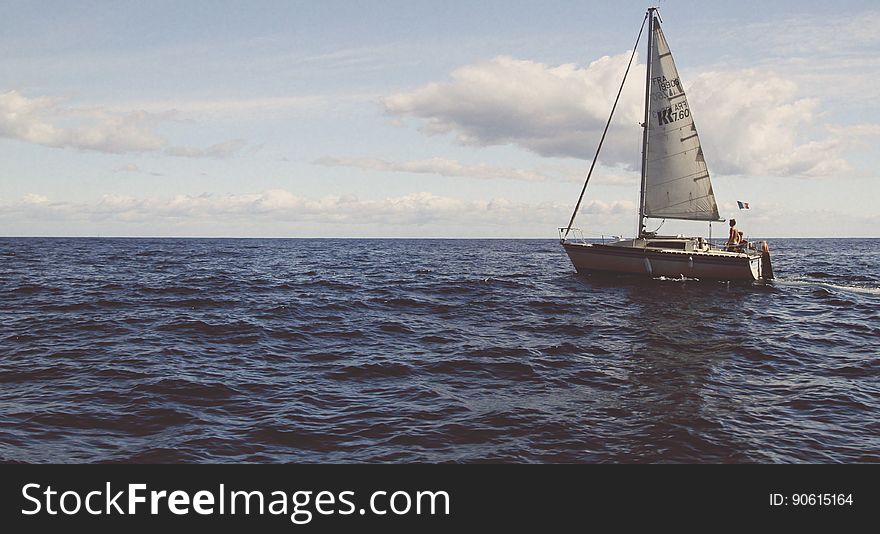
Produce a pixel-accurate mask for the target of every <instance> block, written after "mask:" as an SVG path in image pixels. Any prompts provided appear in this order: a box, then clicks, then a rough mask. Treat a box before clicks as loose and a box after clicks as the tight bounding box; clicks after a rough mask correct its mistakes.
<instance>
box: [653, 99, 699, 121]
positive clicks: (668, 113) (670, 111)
mask: <svg viewBox="0 0 880 534" xmlns="http://www.w3.org/2000/svg"><path fill="white" fill-rule="evenodd" d="M690 116H691V110H690V109H688V107H687V103H686V102H679V103H677V104H675V105H674V106H670V107H668V108H666V109H664V110H661V111H658V112H657V123H658V124H659V125H660V126H663V125H664V124H669V123H670V122H675V121H677V120H681V119H684V118H687V117H690Z"/></svg>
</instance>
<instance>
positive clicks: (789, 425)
mask: <svg viewBox="0 0 880 534" xmlns="http://www.w3.org/2000/svg"><path fill="white" fill-rule="evenodd" d="M771 252H772V253H773V262H774V268H775V270H776V275H777V277H778V279H777V280H776V281H774V282H773V283H772V284H770V285H751V286H742V285H728V284H726V283H716V282H699V281H693V280H684V281H682V280H638V279H608V278H597V277H589V276H579V275H577V274H575V272H574V269H573V268H572V266H571V264H570V262H569V260H568V258H567V256H566V255H565V253H564V251H563V250H562V248H561V247H560V246H559V244H558V243H557V242H555V241H552V240H370V239H364V240H344V239H314V240H309V239H290V240H273V239H266V240H259V239H245V240H237V239H61V238H59V239H44V238H8V239H0V460H4V461H21V462H487V461H489V462H876V461H880V240H878V239H859V240H843V239H814V240H801V239H790V240H780V239H777V240H771Z"/></svg>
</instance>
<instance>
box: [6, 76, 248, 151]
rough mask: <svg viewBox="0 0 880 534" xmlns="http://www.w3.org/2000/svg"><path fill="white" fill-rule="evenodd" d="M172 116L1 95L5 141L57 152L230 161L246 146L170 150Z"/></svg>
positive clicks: (234, 143) (231, 143)
mask: <svg viewBox="0 0 880 534" xmlns="http://www.w3.org/2000/svg"><path fill="white" fill-rule="evenodd" d="M172 116H173V112H163V113H148V112H146V111H143V110H138V111H125V112H122V111H108V110H106V109H102V108H71V107H65V106H64V105H63V100H62V99H60V98H52V97H35V98H29V97H26V96H24V95H22V94H21V93H19V92H18V91H7V92H5V93H0V137H5V138H7V139H15V140H18V141H23V142H26V143H32V144H37V145H43V146H48V147H54V148H76V149H80V150H93V151H97V152H106V153H111V154H128V153H135V154H137V153H145V152H157V151H160V150H163V149H165V150H166V153H168V154H169V155H174V156H185V157H205V158H215V159H216V158H226V157H231V156H233V155H235V154H236V153H237V152H238V151H239V150H240V149H241V148H242V147H243V146H244V145H245V143H244V141H242V140H240V139H236V140H233V141H227V142H225V143H219V144H216V145H212V146H209V147H207V148H191V147H170V148H167V149H166V146H167V145H168V142H167V141H166V140H165V139H164V138H163V137H162V136H161V135H160V134H159V133H158V128H159V126H160V123H162V122H163V121H165V120H168V119H169V118H171V117H172Z"/></svg>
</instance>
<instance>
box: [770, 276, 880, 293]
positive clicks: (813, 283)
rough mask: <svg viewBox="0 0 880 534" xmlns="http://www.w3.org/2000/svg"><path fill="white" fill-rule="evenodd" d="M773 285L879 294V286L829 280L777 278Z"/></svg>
mask: <svg viewBox="0 0 880 534" xmlns="http://www.w3.org/2000/svg"><path fill="white" fill-rule="evenodd" d="M774 285H779V286H786V285H789V286H809V287H821V288H825V289H831V290H839V291H847V292H851V293H861V294H863V295H880V287H866V286H854V285H841V284H831V283H829V282H817V281H813V280H800V279H792V280H786V279H777V280H776V281H775V282H774Z"/></svg>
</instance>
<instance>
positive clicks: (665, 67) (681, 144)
mask: <svg viewBox="0 0 880 534" xmlns="http://www.w3.org/2000/svg"><path fill="white" fill-rule="evenodd" d="M653 37H654V46H653V50H651V51H650V54H651V56H652V57H651V60H652V63H651V89H650V91H651V95H650V98H649V104H648V106H649V108H648V157H647V162H646V163H647V169H646V172H645V216H646V217H654V218H658V219H659V218H664V219H692V220H702V221H705V220H709V221H717V220H719V219H720V217H719V216H718V205H717V204H716V203H715V195H714V193H713V192H712V182H711V181H710V180H709V170H708V169H707V167H706V161H705V159H703V149H702V147H700V138H699V137H698V136H697V128H696V126H695V125H694V119H693V116H691V110H690V107H689V106H688V101H687V96H685V94H684V88H683V86H682V83H681V79H680V78H679V76H678V70H677V69H676V68H675V63H674V62H673V60H672V53H671V52H670V51H669V45H668V44H667V43H666V38H665V37H664V36H663V31H662V30H661V29H660V25H659V24H658V23H657V22H656V21H655V26H654V36H653Z"/></svg>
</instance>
